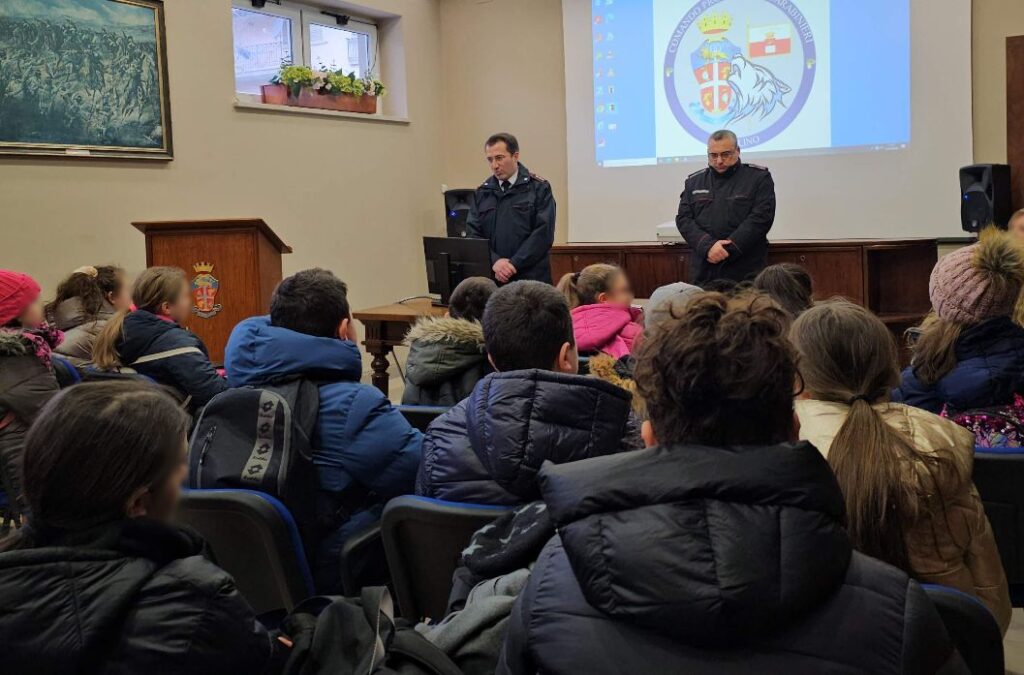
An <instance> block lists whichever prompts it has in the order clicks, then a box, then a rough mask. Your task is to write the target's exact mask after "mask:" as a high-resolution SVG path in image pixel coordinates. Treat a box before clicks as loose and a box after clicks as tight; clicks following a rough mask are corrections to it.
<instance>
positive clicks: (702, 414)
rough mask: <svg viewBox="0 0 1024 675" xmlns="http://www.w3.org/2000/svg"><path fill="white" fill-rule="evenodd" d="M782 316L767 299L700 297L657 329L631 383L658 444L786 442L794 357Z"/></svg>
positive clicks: (759, 296) (753, 293) (759, 295)
mask: <svg viewBox="0 0 1024 675" xmlns="http://www.w3.org/2000/svg"><path fill="white" fill-rule="evenodd" d="M788 330H789V316H788V315H787V313H786V312H785V310H783V309H781V308H780V307H779V306H778V305H776V304H775V302H774V301H772V299H771V298H770V297H768V296H767V295H764V294H762V293H758V292H756V291H744V292H742V293H740V294H738V295H735V296H732V297H730V296H726V295H723V294H721V293H704V294H703V295H699V296H696V297H695V298H694V299H693V300H692V301H691V302H690V303H689V304H687V305H686V307H685V308H684V309H683V310H681V313H680V314H679V315H675V314H674V315H673V316H672V317H671V318H669V319H666V320H665V321H664V322H663V323H661V324H659V327H658V330H656V331H652V332H651V334H650V335H649V336H648V337H647V338H646V339H645V341H644V344H643V346H642V347H641V348H640V350H639V353H638V355H637V366H636V375H635V377H636V382H637V389H638V391H639V393H640V395H641V396H642V397H643V398H644V400H645V401H646V402H647V413H648V416H649V418H650V421H651V424H652V425H653V427H654V431H655V433H656V434H657V436H658V439H659V441H660V442H662V443H701V444H705V445H712V446H728V445H767V444H772V443H780V442H784V441H788V440H790V438H791V436H792V432H793V385H794V383H795V382H796V377H797V370H796V355H795V352H794V350H793V348H792V346H791V345H790V343H789V340H788V339H787V337H786V334H787V332H788Z"/></svg>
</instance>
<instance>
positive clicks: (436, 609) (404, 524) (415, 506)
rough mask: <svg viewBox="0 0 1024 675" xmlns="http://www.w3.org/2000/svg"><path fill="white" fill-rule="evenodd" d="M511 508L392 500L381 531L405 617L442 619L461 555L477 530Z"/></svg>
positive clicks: (407, 498)
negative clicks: (453, 575)
mask: <svg viewBox="0 0 1024 675" xmlns="http://www.w3.org/2000/svg"><path fill="white" fill-rule="evenodd" d="M507 511H508V509H507V508H505V507H497V506H483V505H479V504H459V503H456V502H446V501H441V500H438V499H428V498H426V497H411V496H409V497H396V498H395V499H392V500H391V501H390V502H388V504H387V506H386V507H384V515H383V516H382V517H381V535H382V537H383V539H384V552H385V554H386V555H387V559H388V567H389V568H390V569H391V579H392V581H393V582H394V587H395V595H396V596H397V599H398V606H399V609H400V610H401V613H402V616H403V617H404V618H406V619H410V620H419V619H422V618H426V617H429V618H432V619H435V620H440V619H442V618H444V614H445V608H446V607H447V606H448V595H449V593H451V588H452V574H453V573H454V572H455V568H456V566H457V565H458V561H459V556H460V554H461V553H462V551H463V550H464V549H465V548H466V546H468V545H469V540H470V538H471V537H472V536H473V533H474V532H476V531H477V530H479V529H480V528H481V527H483V526H484V525H487V524H489V523H490V522H491V521H493V520H494V519H495V518H497V517H498V516H500V515H502V514H503V513H506V512H507Z"/></svg>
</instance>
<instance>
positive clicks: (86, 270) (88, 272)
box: [72, 265, 100, 279]
mask: <svg viewBox="0 0 1024 675" xmlns="http://www.w3.org/2000/svg"><path fill="white" fill-rule="evenodd" d="M72 274H84V275H85V276H87V277H92V278H93V279H95V278H96V277H98V276H99V275H100V273H99V270H97V269H96V268H95V267H93V266H92V265H85V266H83V267H79V268H78V269H77V270H75V271H74V272H72Z"/></svg>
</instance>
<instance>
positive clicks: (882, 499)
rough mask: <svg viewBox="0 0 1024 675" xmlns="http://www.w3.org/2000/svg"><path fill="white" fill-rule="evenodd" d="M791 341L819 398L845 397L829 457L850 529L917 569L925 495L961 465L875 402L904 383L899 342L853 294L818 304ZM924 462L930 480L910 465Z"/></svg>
mask: <svg viewBox="0 0 1024 675" xmlns="http://www.w3.org/2000/svg"><path fill="white" fill-rule="evenodd" d="M790 339H791V340H792V342H793V346H794V347H795V348H796V350H797V353H798V354H799V357H800V360H799V371H800V376H801V377H802V378H803V381H804V385H805V386H806V388H807V391H808V392H811V393H812V395H813V398H815V399H818V400H822V401H831V402H836V403H843V404H846V405H848V406H849V407H850V411H849V414H848V415H847V417H846V420H845V421H844V422H843V425H842V426H841V427H840V428H839V432H838V433H837V434H836V436H835V439H834V440H833V441H832V447H831V449H830V450H829V451H828V462H829V464H830V465H831V466H832V470H833V471H834V473H835V476H836V480H837V482H838V483H839V487H840V489H841V490H842V492H843V498H844V500H845V502H846V513H847V530H848V531H849V533H850V538H851V539H852V540H853V543H854V546H855V547H856V548H857V550H859V551H861V552H863V553H866V554H867V555H870V556H873V557H875V558H879V559H880V560H884V561H885V562H888V563H890V564H892V565H895V566H897V567H900V568H901V569H903V570H905V571H907V572H911V570H910V562H909V554H908V552H907V545H906V539H905V529H906V528H907V527H908V526H909V525H911V524H912V523H913V522H914V521H915V520H916V519H917V518H918V517H919V516H920V515H922V514H923V513H929V512H930V511H931V509H928V508H923V507H922V506H921V504H920V500H921V499H927V498H928V497H929V495H938V496H939V504H940V506H942V505H943V502H942V499H941V494H940V493H939V481H938V480H937V479H936V476H937V475H938V474H939V472H941V471H957V468H956V464H955V462H953V461H952V457H950V456H949V455H948V453H946V452H942V451H939V452H936V453H934V454H927V453H919V452H917V450H916V448H915V446H914V443H913V441H911V439H910V438H908V437H907V436H905V435H904V434H902V433H900V432H899V431H898V430H897V429H895V428H893V427H892V426H890V425H889V424H887V423H886V422H885V420H884V419H883V418H882V416H881V414H880V413H879V411H878V410H877V409H875V407H874V406H873V405H872V404H875V403H879V402H883V401H885V400H887V397H888V393H889V390H890V389H891V388H892V387H893V386H895V385H896V384H897V383H898V382H899V361H898V356H897V350H896V342H895V340H894V339H893V337H892V334H891V333H890V332H889V330H888V329H887V328H886V326H885V324H884V323H882V320H881V319H879V318H878V317H877V316H875V315H874V314H872V313H871V312H869V311H868V310H866V309H864V308H863V307H860V306H859V305H855V304H853V303H852V302H849V301H846V300H831V301H828V302H825V303H821V304H819V305H816V306H814V307H811V308H810V309H808V310H807V311H806V312H804V313H803V314H801V315H800V316H799V317H798V318H797V319H796V321H795V322H794V323H793V327H792V329H791V331H790ZM917 463H921V464H923V465H924V468H925V472H924V473H923V475H922V476H921V481H922V483H923V484H922V485H920V486H919V485H918V484H917V482H916V481H913V480H909V479H908V477H907V476H906V471H907V470H908V468H909V467H913V466H916V465H917Z"/></svg>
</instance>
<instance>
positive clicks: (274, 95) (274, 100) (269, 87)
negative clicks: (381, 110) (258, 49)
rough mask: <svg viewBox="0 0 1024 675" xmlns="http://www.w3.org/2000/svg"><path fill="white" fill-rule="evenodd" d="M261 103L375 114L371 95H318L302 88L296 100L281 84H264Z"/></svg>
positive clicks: (312, 90) (375, 99)
mask: <svg viewBox="0 0 1024 675" xmlns="http://www.w3.org/2000/svg"><path fill="white" fill-rule="evenodd" d="M262 92H263V102H264V103H269V104H271V105H290V106H296V107H299V108H318V109H320V110H339V111H343V112H354V113H363V114H366V115H373V114H376V112H377V97H376V96H374V95H372V94H364V95H362V96H353V95H351V94H318V93H317V92H316V90H315V89H313V88H311V87H303V88H302V90H301V91H300V92H299V96H298V98H295V97H293V96H292V95H291V92H289V91H288V87H286V86H284V85H283V84H265V85H263V87H262Z"/></svg>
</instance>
